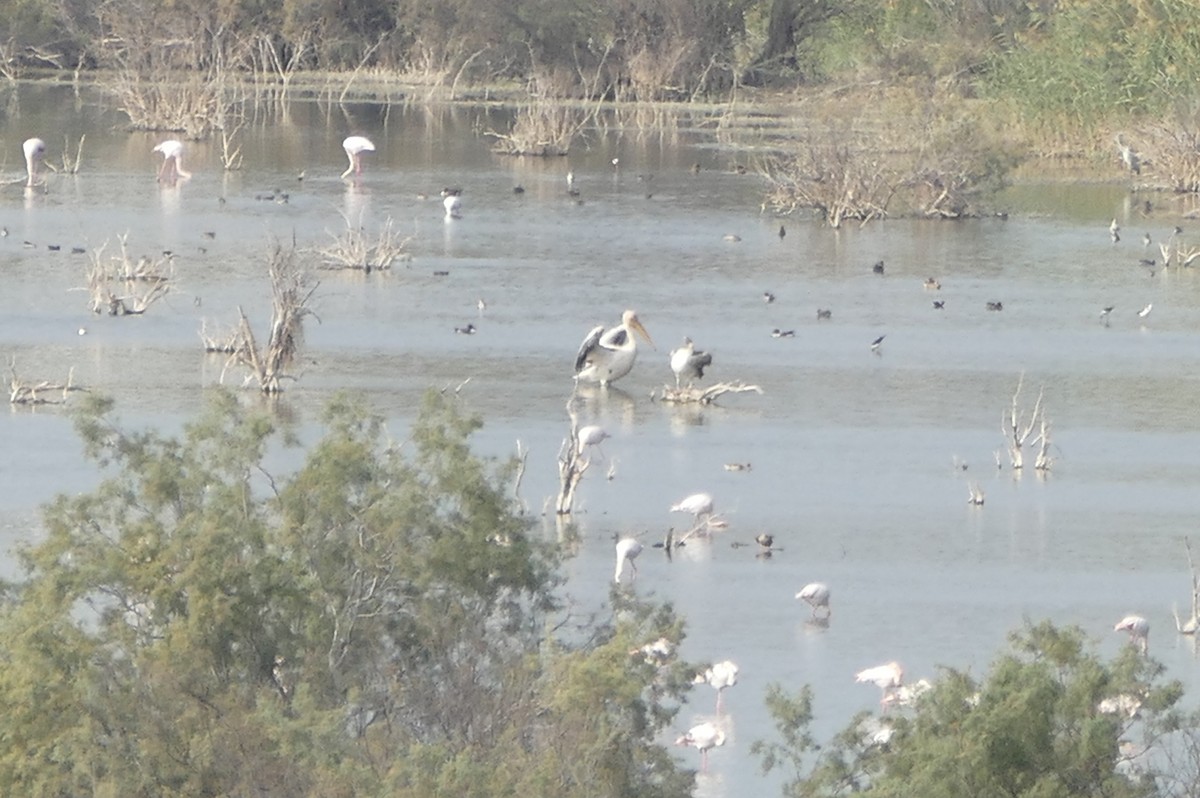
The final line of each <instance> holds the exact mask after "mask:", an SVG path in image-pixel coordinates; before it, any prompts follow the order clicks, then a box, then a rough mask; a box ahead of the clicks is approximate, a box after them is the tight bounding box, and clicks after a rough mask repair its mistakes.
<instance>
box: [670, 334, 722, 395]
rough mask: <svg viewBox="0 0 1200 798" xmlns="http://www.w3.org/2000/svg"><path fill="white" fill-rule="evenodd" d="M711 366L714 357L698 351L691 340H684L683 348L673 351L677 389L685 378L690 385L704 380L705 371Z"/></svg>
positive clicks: (672, 362)
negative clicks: (692, 382)
mask: <svg viewBox="0 0 1200 798" xmlns="http://www.w3.org/2000/svg"><path fill="white" fill-rule="evenodd" d="M711 365H712V355H711V354H709V353H708V352H698V351H696V346H695V344H693V343H692V339H691V338H684V339H683V346H681V347H679V348H678V349H673V350H671V371H673V372H675V387H676V388H678V387H679V382H680V380H682V379H683V378H685V377H686V378H687V380H688V382H689V383H690V382H691V381H692V380H700V379H704V369H705V368H707V367H708V366H711Z"/></svg>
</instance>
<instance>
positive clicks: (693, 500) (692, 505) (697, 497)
mask: <svg viewBox="0 0 1200 798" xmlns="http://www.w3.org/2000/svg"><path fill="white" fill-rule="evenodd" d="M712 511H713V497H712V495H711V494H708V493H693V494H692V495H691V496H687V497H685V498H683V499H681V500H680V501H679V502H677V503H675V504H672V505H671V510H670V512H673V513H688V514H689V515H691V516H692V517H693V518H695V519H696V520H697V521H699V520H700V516H706V517H707V516H710V515H712Z"/></svg>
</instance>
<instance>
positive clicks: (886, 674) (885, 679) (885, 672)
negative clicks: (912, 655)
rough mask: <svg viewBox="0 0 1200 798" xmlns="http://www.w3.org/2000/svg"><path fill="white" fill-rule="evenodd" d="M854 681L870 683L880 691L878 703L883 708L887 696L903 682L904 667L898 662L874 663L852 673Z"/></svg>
mask: <svg viewBox="0 0 1200 798" xmlns="http://www.w3.org/2000/svg"><path fill="white" fill-rule="evenodd" d="M854 681H856V682H859V683H861V684H866V683H870V684H873V685H875V686H876V687H878V688H879V689H880V690H881V691H883V692H882V696H881V697H880V699H879V703H880V705H881V706H883V707H884V708H886V707H887V705H888V696H889V695H891V694H892V693H893V692H895V691H896V690H898V689H899V688H900V685H902V684H904V669H903V668H901V667H900V663H899V662H889V663H887V664H886V665H876V666H875V667H874V668H867V669H865V670H861V671H859V672H858V673H856V674H854Z"/></svg>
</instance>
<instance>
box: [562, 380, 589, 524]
mask: <svg viewBox="0 0 1200 798" xmlns="http://www.w3.org/2000/svg"><path fill="white" fill-rule="evenodd" d="M573 399H574V397H572V398H571V399H569V400H567V415H568V416H570V418H571V433H570V434H569V435H568V436H567V437H566V438H564V439H563V442H562V446H560V447H559V450H558V499H557V501H555V503H554V512H555V513H556V514H557V515H570V514H571V511H572V509H573V508H574V505H575V491H576V489H578V488H579V483H580V482H582V481H583V475H584V474H585V473H587V470H588V467H589V466H591V464H592V461H591V459H590V458H588V457H587V456H586V455H585V454H584V450H585V449H586V448H587V447H586V446H583V445H581V444H580V442H579V414H578V413H576V412H575V408H574V407H573V405H572V401H573Z"/></svg>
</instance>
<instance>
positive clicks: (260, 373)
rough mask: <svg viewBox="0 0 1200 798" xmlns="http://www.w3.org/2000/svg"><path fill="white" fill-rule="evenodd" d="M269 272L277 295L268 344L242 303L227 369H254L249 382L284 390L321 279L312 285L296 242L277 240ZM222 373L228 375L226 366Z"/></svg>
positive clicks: (267, 390) (272, 390) (274, 391)
mask: <svg viewBox="0 0 1200 798" xmlns="http://www.w3.org/2000/svg"><path fill="white" fill-rule="evenodd" d="M268 273H269V274H270V277H271V291H272V294H273V299H272V310H271V330H270V334H269V335H268V337H267V345H266V347H265V348H263V349H260V348H259V346H258V342H257V340H256V339H255V337H254V330H253V328H251V326H250V320H249V319H247V318H246V314H245V312H244V311H243V310H242V308H241V307H240V306H239V307H238V316H239V321H238V328H237V342H236V344H235V348H234V351H233V353H232V354H231V355H230V356H229V360H228V361H226V363H225V369H228V368H229V367H230V366H231V365H240V366H244V367H245V368H247V369H248V370H249V371H250V374H249V375H248V376H247V377H246V382H247V383H250V382H255V381H256V382H257V383H258V387H259V390H261V391H262V392H263V393H265V394H277V393H279V392H280V391H282V390H283V388H282V385H281V384H280V383H281V381H282V380H284V379H294V377H291V376H290V375H289V374H288V373H287V370H288V368H289V367H290V366H291V365H292V364H293V363H295V361H296V356H297V355H298V354H299V352H300V347H301V345H302V343H303V338H304V318H305V316H310V315H315V314H313V312H312V310H310V309H309V308H308V302H309V300H310V299H312V295H313V293H314V292H315V291H316V290H317V286H318V285H319V283H318V284H314V285H313V286H311V287H310V286H309V285H308V280H307V278H306V275H305V274H304V271H303V269H302V268H301V267H300V265H299V264H298V263H297V261H296V248H295V246H294V245H293V246H292V247H291V248H289V249H286V250H285V249H284V248H283V246H282V245H280V244H279V243H278V242H275V244H274V246H273V248H272V250H271V253H270V255H269V257H268ZM221 376H222V378H224V370H222V373H221Z"/></svg>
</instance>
